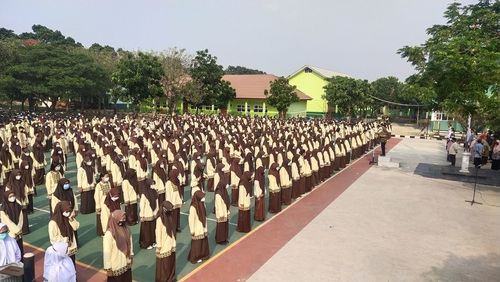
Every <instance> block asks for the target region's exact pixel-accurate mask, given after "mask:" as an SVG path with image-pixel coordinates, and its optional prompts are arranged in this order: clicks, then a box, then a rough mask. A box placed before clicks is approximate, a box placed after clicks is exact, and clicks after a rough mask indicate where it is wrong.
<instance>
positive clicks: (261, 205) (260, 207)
mask: <svg viewBox="0 0 500 282" xmlns="http://www.w3.org/2000/svg"><path fill="white" fill-rule="evenodd" d="M253 219H254V220H255V221H264V220H266V202H265V200H264V197H261V198H255V214H254V216H253Z"/></svg>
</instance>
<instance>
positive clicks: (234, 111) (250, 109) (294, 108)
mask: <svg viewBox="0 0 500 282" xmlns="http://www.w3.org/2000/svg"><path fill="white" fill-rule="evenodd" d="M245 103H246V105H247V112H238V105H242V106H243V109H244V108H245ZM264 104H265V100H260V99H235V100H232V101H231V102H230V103H229V105H228V108H227V112H228V114H231V115H247V114H248V115H250V116H264V115H266V112H254V109H255V108H254V107H255V105H259V106H262V107H263V109H264V110H265V109H267V116H276V115H278V110H276V108H274V107H271V106H269V105H267V104H265V106H264ZM177 105H178V106H177V108H178V111H179V113H182V103H180V102H179V103H178V104H177ZM306 105H307V102H306V101H299V102H296V103H293V104H292V105H290V108H289V109H288V113H287V116H297V115H299V116H305V115H306ZM210 108H211V106H210ZM188 111H189V112H190V113H196V109H194V108H192V107H191V106H189V109H188ZM198 113H203V114H218V113H219V111H218V110H217V109H215V108H214V110H211V109H207V108H206V107H205V106H203V107H201V108H200V109H198Z"/></svg>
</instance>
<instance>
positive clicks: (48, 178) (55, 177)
mask: <svg viewBox="0 0 500 282" xmlns="http://www.w3.org/2000/svg"><path fill="white" fill-rule="evenodd" d="M62 177H63V175H62V173H61V165H59V164H57V163H52V164H51V165H50V170H49V172H47V175H45V189H46V190H47V199H48V201H49V212H50V214H52V194H53V193H54V190H55V189H56V186H57V183H58V182H59V180H60V179H61V178H62Z"/></svg>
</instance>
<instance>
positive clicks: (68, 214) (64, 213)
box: [63, 211, 71, 217]
mask: <svg viewBox="0 0 500 282" xmlns="http://www.w3.org/2000/svg"><path fill="white" fill-rule="evenodd" d="M70 215H71V213H70V212H69V211H67V212H63V216H64V217H69V216H70Z"/></svg>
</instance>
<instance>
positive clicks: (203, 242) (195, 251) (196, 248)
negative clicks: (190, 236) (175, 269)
mask: <svg viewBox="0 0 500 282" xmlns="http://www.w3.org/2000/svg"><path fill="white" fill-rule="evenodd" d="M209 257H210V247H209V245H208V238H207V237H206V236H205V237H204V238H203V239H199V240H191V249H190V250H189V256H188V260H189V261H190V262H191V263H196V262H198V260H200V259H201V260H205V259H208V258H209Z"/></svg>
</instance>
